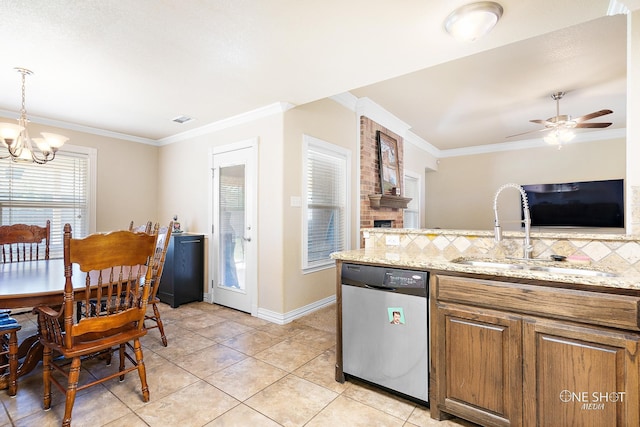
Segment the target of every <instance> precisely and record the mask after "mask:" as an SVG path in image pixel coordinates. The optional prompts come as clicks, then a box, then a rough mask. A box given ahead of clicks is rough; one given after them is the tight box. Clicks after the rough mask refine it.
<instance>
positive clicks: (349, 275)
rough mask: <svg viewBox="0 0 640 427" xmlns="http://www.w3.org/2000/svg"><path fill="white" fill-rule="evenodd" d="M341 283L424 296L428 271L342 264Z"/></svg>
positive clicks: (426, 291)
mask: <svg viewBox="0 0 640 427" xmlns="http://www.w3.org/2000/svg"><path fill="white" fill-rule="evenodd" d="M341 280H342V284H343V285H351V286H358V287H366V288H373V289H378V290H386V291H391V292H399V293H403V294H409V295H416V296H422V297H426V296H427V293H428V289H429V283H428V282H429V273H428V272H426V271H417V270H405V269H399V268H391V267H378V266H373V265H360V264H349V263H344V264H342V272H341Z"/></svg>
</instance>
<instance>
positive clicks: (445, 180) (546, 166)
mask: <svg viewBox="0 0 640 427" xmlns="http://www.w3.org/2000/svg"><path fill="white" fill-rule="evenodd" d="M625 161H626V156H625V139H624V138H621V139H615V140H609V141H599V142H587V143H580V144H568V145H565V146H564V147H563V148H562V149H560V150H558V149H557V148H554V147H548V148H547V147H541V148H535V149H526V150H515V151H508V152H498V153H491V154H479V155H472V156H462V157H452V158H443V159H440V161H439V164H438V171H436V172H428V173H427V183H426V198H427V202H426V217H427V218H426V228H435V227H439V228H448V229H465V230H491V229H493V222H494V214H493V198H494V195H495V192H496V191H497V190H498V188H499V187H500V186H501V185H502V184H506V183H508V182H514V183H517V184H544V183H554V182H572V181H587V180H598V179H613V178H625ZM499 207H500V210H499V212H500V219H501V222H502V223H503V224H502V225H503V228H504V229H506V230H518V229H519V228H520V226H519V224H518V223H515V222H514V223H505V221H504V220H507V221H509V220H513V221H517V220H519V218H520V201H519V193H518V192H517V191H516V190H513V191H509V190H507V191H505V192H504V193H501V195H500V199H499Z"/></svg>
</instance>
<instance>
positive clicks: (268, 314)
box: [256, 295, 336, 325]
mask: <svg viewBox="0 0 640 427" xmlns="http://www.w3.org/2000/svg"><path fill="white" fill-rule="evenodd" d="M335 302H336V296H335V295H332V296H330V297H327V298H324V299H321V300H320V301H316V302H313V303H311V304H308V305H305V306H304V307H300V308H297V309H295V310H293V311H290V312H288V313H284V314H283V313H277V312H275V311H271V310H267V309H264V308H258V314H257V315H256V317H258V318H260V319H262V320H267V321H269V322H271V323H277V324H278V325H285V324H287V323H289V322H292V321H294V320H296V319H298V318H300V317H302V316H305V315H307V314H309V313H313V312H314V311H317V310H320V309H321V308H324V307H327V306H329V305H331V304H333V303H335Z"/></svg>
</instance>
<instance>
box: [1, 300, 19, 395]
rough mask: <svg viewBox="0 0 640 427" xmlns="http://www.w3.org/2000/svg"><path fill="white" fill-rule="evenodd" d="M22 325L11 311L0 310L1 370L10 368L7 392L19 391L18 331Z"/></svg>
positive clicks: (9, 393)
mask: <svg viewBox="0 0 640 427" xmlns="http://www.w3.org/2000/svg"><path fill="white" fill-rule="evenodd" d="M20 329H22V326H21V325H20V324H19V323H18V322H17V321H16V320H15V319H14V318H13V317H11V311H9V310H7V309H2V310H0V371H2V372H6V370H7V369H8V370H9V387H8V388H7V394H8V395H9V396H15V395H16V393H17V392H18V331H19V330H20Z"/></svg>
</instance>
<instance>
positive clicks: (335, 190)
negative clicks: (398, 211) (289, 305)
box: [303, 135, 349, 271]
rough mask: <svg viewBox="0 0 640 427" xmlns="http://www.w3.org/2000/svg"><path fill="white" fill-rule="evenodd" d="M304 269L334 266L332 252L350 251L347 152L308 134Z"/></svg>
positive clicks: (304, 209)
mask: <svg viewBox="0 0 640 427" xmlns="http://www.w3.org/2000/svg"><path fill="white" fill-rule="evenodd" d="M304 142H305V144H304V145H305V158H304V165H305V184H304V197H303V200H304V206H303V211H304V212H303V218H304V221H305V225H304V230H303V236H304V243H303V245H304V247H303V270H305V271H313V270H315V269H319V268H323V267H327V266H333V265H334V261H333V260H332V259H331V258H330V254H331V253H332V252H336V251H341V250H345V249H347V241H348V233H347V229H348V217H349V215H348V206H347V200H348V199H347V189H348V176H349V172H348V165H349V161H348V159H349V153H348V151H347V150H345V149H343V148H341V147H338V146H335V145H332V144H329V143H326V142H324V141H321V140H318V139H316V138H313V137H310V136H307V135H305V137H304Z"/></svg>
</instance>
